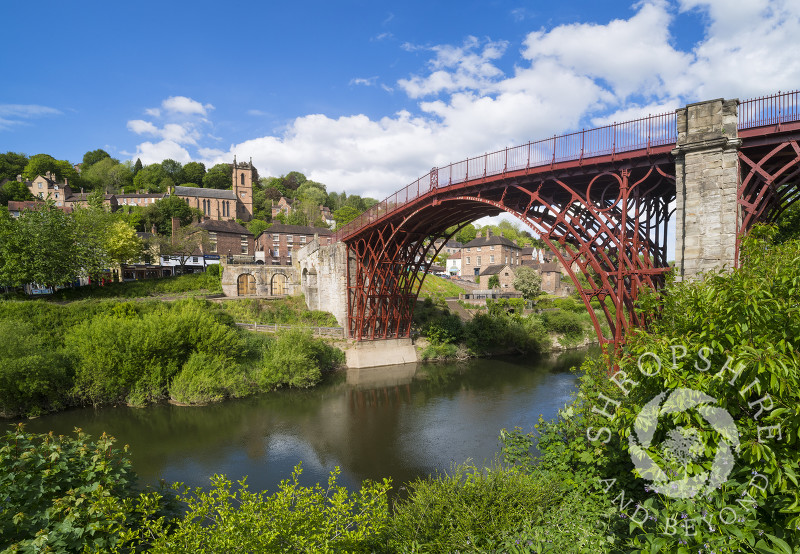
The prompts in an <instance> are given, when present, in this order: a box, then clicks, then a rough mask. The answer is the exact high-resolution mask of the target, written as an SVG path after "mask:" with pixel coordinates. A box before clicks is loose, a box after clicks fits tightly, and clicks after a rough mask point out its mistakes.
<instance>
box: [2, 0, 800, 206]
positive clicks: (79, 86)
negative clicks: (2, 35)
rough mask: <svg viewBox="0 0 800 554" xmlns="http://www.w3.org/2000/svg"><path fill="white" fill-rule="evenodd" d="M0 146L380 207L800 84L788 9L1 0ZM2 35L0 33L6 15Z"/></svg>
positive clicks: (786, 4)
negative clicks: (238, 167)
mask: <svg viewBox="0 0 800 554" xmlns="http://www.w3.org/2000/svg"><path fill="white" fill-rule="evenodd" d="M2 12H3V15H4V20H6V21H7V22H13V27H14V29H15V30H14V32H13V33H12V34H11V35H10V36H7V38H6V40H5V41H4V45H3V48H2V50H1V51H0V64H1V65H2V67H3V69H4V72H3V73H4V75H5V76H6V79H4V82H3V85H2V87H1V88H0V151H7V150H12V151H19V152H24V153H26V154H28V155H33V154H37V153H40V152H44V153H48V154H51V155H53V156H55V157H56V158H59V159H68V160H70V161H72V162H75V163H77V162H79V161H80V160H81V158H82V157H83V154H84V152H86V151H87V150H93V149H96V148H104V149H105V150H107V151H108V152H109V153H111V154H112V155H113V156H115V157H117V158H120V159H122V160H126V159H133V160H135V159H136V158H137V157H140V158H141V159H142V161H143V162H145V163H150V162H154V161H161V160H162V159H164V158H167V157H169V158H174V159H177V160H178V161H181V162H184V163H185V162H188V161H190V160H195V161H203V162H205V163H206V164H207V165H210V164H213V163H218V162H221V161H230V159H231V158H232V157H233V155H234V154H236V155H238V156H239V158H240V159H242V158H244V159H248V158H250V157H252V158H253V161H254V163H255V164H256V167H257V168H258V169H259V172H260V173H261V175H262V176H267V175H280V174H284V173H287V172H289V171H292V170H298V171H302V172H303V173H305V174H306V175H307V176H308V177H310V178H313V179H315V180H317V181H320V182H322V183H325V184H326V185H327V186H328V190H332V191H341V190H347V191H348V192H350V193H360V194H367V195H369V196H374V197H378V198H383V197H385V196H387V195H388V194H390V193H392V192H393V191H395V190H397V189H399V188H401V187H403V186H405V185H406V184H407V183H408V182H410V181H412V180H414V179H416V178H417V177H419V176H421V175H423V174H424V173H426V172H427V171H428V170H429V169H430V168H431V167H432V166H438V165H445V164H447V163H449V162H451V161H456V160H459V159H463V158H465V157H467V156H470V155H476V154H481V153H483V152H487V151H489V152H490V151H493V150H496V149H499V148H502V147H505V146H509V145H513V144H520V143H524V142H527V141H528V140H536V139H539V138H544V137H547V136H552V135H553V134H561V133H565V132H569V131H572V130H575V129H580V128H581V127H592V126H598V125H602V124H605V123H609V122H612V121H624V120H626V119H631V118H635V117H639V116H642V115H647V114H648V113H661V112H664V111H671V110H673V109H674V108H676V107H678V106H680V105H683V104H685V103H687V102H693V101H698V100H704V99H709V98H716V97H726V98H734V97H739V98H750V97H753V96H758V95H761V94H770V93H774V92H777V91H778V90H793V89H796V88H798V86H800V59H798V56H797V51H798V46H800V2H797V1H796V0H775V1H768V0H645V1H641V2H636V3H631V2H620V1H612V2H598V1H596V0H594V1H569V0H566V1H561V2H552V1H550V2H542V1H512V0H495V1H484V2H478V1H462V2H431V1H427V2H420V1H416V0H414V1H405V2H385V1H381V0H371V1H358V2H355V1H348V2H333V1H325V2H322V1H307V2H280V3H279V2H272V1H268V2H236V1H232V2H227V3H221V2H207V1H193V2H181V1H161V2H152V1H148V0H145V1H140V2H136V3H130V2H108V1H105V2H94V1H82V2H77V3H69V2H51V1H43V2H30V1H29V0H27V1H24V2H23V1H17V0H4V2H3V9H2ZM7 27H8V28H9V29H11V27H10V26H7Z"/></svg>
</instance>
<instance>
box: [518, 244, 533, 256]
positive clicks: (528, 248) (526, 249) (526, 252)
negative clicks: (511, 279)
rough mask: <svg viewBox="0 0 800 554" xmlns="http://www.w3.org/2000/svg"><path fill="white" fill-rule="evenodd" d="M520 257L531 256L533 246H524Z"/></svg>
mask: <svg viewBox="0 0 800 554" xmlns="http://www.w3.org/2000/svg"><path fill="white" fill-rule="evenodd" d="M519 254H520V256H533V246H526V247H524V248H523V249H522V250H521V251H520V253H519Z"/></svg>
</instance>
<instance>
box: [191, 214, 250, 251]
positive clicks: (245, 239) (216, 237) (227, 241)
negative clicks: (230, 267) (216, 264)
mask: <svg viewBox="0 0 800 554" xmlns="http://www.w3.org/2000/svg"><path fill="white" fill-rule="evenodd" d="M194 227H195V228H197V229H202V230H204V231H207V232H208V241H209V247H208V252H203V251H202V249H201V252H200V254H202V255H204V256H208V255H211V256H224V257H228V256H252V255H253V254H254V253H255V239H254V238H253V233H251V232H250V231H248V230H247V228H246V227H244V226H242V225H239V224H238V223H236V222H235V221H225V220H217V219H206V220H205V221H202V222H200V223H195V224H194Z"/></svg>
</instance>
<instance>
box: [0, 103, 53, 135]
mask: <svg viewBox="0 0 800 554" xmlns="http://www.w3.org/2000/svg"><path fill="white" fill-rule="evenodd" d="M61 113H62V112H61V110H57V109H55V108H50V107H48V106H40V105H38V104H0V131H2V130H5V129H10V128H11V127H15V126H17V125H25V124H27V122H28V120H30V119H35V118H39V117H47V116H52V115H61Z"/></svg>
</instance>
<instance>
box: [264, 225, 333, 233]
mask: <svg viewBox="0 0 800 554" xmlns="http://www.w3.org/2000/svg"><path fill="white" fill-rule="evenodd" d="M264 232H265V233H284V234H287V235H332V234H333V232H332V231H331V230H330V229H326V228H325V227H309V226H308V225H288V224H286V223H273V224H272V225H271V226H270V227H269V229H266V230H265V231H264Z"/></svg>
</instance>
